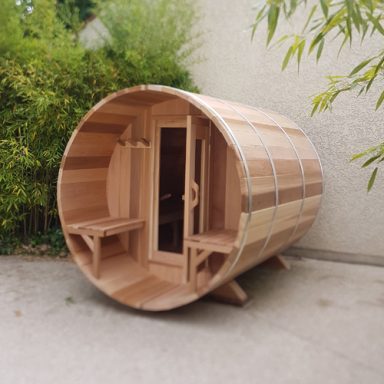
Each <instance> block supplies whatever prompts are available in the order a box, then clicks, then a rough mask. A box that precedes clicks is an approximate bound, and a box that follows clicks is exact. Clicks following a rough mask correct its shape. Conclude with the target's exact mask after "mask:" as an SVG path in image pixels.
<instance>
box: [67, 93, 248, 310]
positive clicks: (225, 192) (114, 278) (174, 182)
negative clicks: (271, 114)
mask: <svg viewBox="0 0 384 384" xmlns="http://www.w3.org/2000/svg"><path fill="white" fill-rule="evenodd" d="M71 140H72V143H71V142H70V143H69V145H68V148H69V149H68V150H67V153H66V154H65V158H64V159H63V163H62V169H61V176H60V178H59V179H60V187H59V200H60V204H59V205H60V211H61V220H62V224H63V228H64V231H65V234H66V238H67V242H68V245H69V247H70V249H71V251H72V254H73V257H74V258H75V261H76V262H77V264H78V265H79V266H80V267H81V269H82V270H83V272H84V273H85V274H86V275H87V276H88V277H89V278H90V279H91V280H92V282H93V283H94V284H95V285H97V286H98V287H99V288H100V289H101V290H103V291H104V292H106V293H107V294H109V295H111V296H113V297H114V298H115V299H116V300H118V301H120V302H122V303H124V304H128V305H130V306H133V307H136V308H144V309H152V310H156V309H167V308H168V307H174V306H177V305H179V304H180V303H186V302H189V301H192V300H194V299H195V298H196V297H197V292H199V291H205V290H208V289H209V285H210V283H211V282H212V279H213V277H214V276H215V274H216V273H217V272H218V271H219V270H220V268H221V267H222V265H223V264H224V263H225V261H226V259H227V258H228V255H229V254H231V252H232V251H233V250H234V243H235V240H236V236H237V231H238V226H239V218H240V213H241V192H240V183H239V181H238V174H237V169H236V158H235V154H234V151H233V149H231V148H230V146H228V144H227V142H226V140H225V139H224V137H223V135H222V134H221V133H220V131H219V130H218V128H217V127H216V126H215V124H214V123H213V122H212V120H210V119H209V118H208V117H207V116H205V115H204V114H203V113H202V112H201V110H199V109H197V108H196V107H194V106H193V105H192V104H191V103H189V102H188V101H186V100H183V99H182V98H180V97H177V96H174V95H170V94H165V93H158V92H138V93H133V94H123V95H122V96H120V97H114V98H113V99H112V100H111V101H104V102H103V104H101V105H99V106H96V107H95V109H94V110H91V111H90V112H89V113H88V115H87V116H85V117H84V119H83V121H82V122H81V123H80V124H79V127H78V129H77V132H75V134H74V137H73V139H71ZM179 301H180V303H179Z"/></svg>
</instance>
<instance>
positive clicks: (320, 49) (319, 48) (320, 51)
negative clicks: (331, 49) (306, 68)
mask: <svg viewBox="0 0 384 384" xmlns="http://www.w3.org/2000/svg"><path fill="white" fill-rule="evenodd" d="M324 42H325V40H324V39H322V40H321V41H320V43H319V47H318V48H317V54H316V61H319V59H320V56H321V53H322V52H323V48H324Z"/></svg>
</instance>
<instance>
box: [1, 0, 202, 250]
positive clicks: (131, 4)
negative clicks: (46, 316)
mask: <svg viewBox="0 0 384 384" xmlns="http://www.w3.org/2000/svg"><path fill="white" fill-rule="evenodd" d="M65 4H66V2H64V6H65ZM33 6H34V9H33V12H32V13H31V14H28V13H26V12H25V10H24V9H23V7H25V4H22V6H19V7H16V6H15V5H14V2H13V1H9V2H7V3H6V4H5V5H4V6H3V9H2V13H1V15H0V54H1V56H0V251H1V248H2V244H3V245H4V244H13V240H12V241H11V240H10V238H12V239H13V238H18V239H23V241H27V239H31V238H33V237H34V236H36V235H37V234H38V233H42V234H47V233H53V232H52V231H55V230H56V228H58V227H59V222H58V216H57V208H56V181H57V174H58V169H59V165H60V160H61V157H62V154H63V151H64V148H65V146H66V143H67V141H68V139H69V137H70V135H71V133H72V131H73V129H74V128H75V126H76V124H77V123H78V121H79V120H80V118H81V117H82V116H83V115H84V114H85V113H86V111H88V110H89V109H90V108H91V107H92V106H93V105H94V104H95V103H96V102H98V101H99V100H100V99H101V98H103V97H105V96H106V95H107V94H108V93H111V92H113V91H116V90H118V89H121V88H125V87H129V86H132V85H135V84H139V83H162V84H166V85H172V86H176V87H180V88H184V89H194V86H193V83H192V80H191V78H190V75H189V73H188V71H187V70H186V67H185V60H186V58H187V57H189V56H190V54H191V52H192V49H193V47H192V45H191V44H190V42H191V36H190V27H191V26H192V23H193V20H194V17H195V16H194V11H193V7H192V6H191V4H189V2H187V1H176V0H173V1H165V0H154V1H152V2H149V1H139V0H130V1H124V2H123V1H117V2H103V4H102V5H100V6H99V10H100V12H101V13H102V17H103V21H105V25H106V26H107V28H108V29H109V32H110V38H109V39H108V42H107V43H106V44H105V46H103V47H102V48H100V49H98V50H94V51H91V50H86V49H85V48H83V47H82V46H80V45H79V43H78V42H77V40H76V38H75V34H74V33H73V31H71V30H70V29H68V25H64V22H63V19H62V17H58V9H57V8H56V5H55V4H54V3H53V2H52V1H49V0H39V1H34V3H33ZM152 7H153V8H152ZM150 10H152V13H151V12H150ZM59 11H60V12H62V11H63V9H62V8H60V9H59ZM148 14H151V16H150V18H149V16H148ZM121 15H125V17H124V18H123V20H121V19H120V18H119V17H120V16H121ZM155 20H156V22H157V25H156V27H155V26H154V25H153V24H151V23H150V21H155ZM8 37H9V39H8ZM49 238H50V237H49V236H48V237H47V239H48V240H49Z"/></svg>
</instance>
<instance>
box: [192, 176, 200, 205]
mask: <svg viewBox="0 0 384 384" xmlns="http://www.w3.org/2000/svg"><path fill="white" fill-rule="evenodd" d="M191 187H192V192H193V194H194V196H193V199H192V202H191V208H192V209H194V208H196V207H197V206H198V204H199V184H197V183H196V181H195V180H192V186H191Z"/></svg>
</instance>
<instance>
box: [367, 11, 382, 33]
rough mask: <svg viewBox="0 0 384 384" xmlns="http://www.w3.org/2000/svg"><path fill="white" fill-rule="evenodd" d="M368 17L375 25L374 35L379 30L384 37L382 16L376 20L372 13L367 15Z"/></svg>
mask: <svg viewBox="0 0 384 384" xmlns="http://www.w3.org/2000/svg"><path fill="white" fill-rule="evenodd" d="M367 17H368V19H369V20H370V21H371V22H372V24H373V25H374V29H373V30H372V33H373V32H374V30H375V29H377V30H378V31H379V32H380V33H381V34H382V35H384V28H383V27H382V25H381V24H380V17H381V15H379V16H378V17H377V18H376V17H374V16H372V15H371V14H370V13H367Z"/></svg>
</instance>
